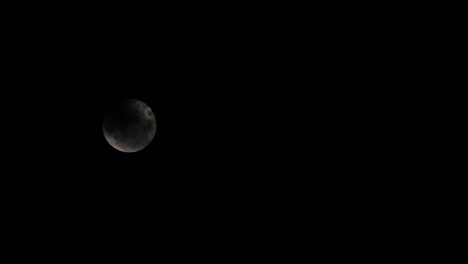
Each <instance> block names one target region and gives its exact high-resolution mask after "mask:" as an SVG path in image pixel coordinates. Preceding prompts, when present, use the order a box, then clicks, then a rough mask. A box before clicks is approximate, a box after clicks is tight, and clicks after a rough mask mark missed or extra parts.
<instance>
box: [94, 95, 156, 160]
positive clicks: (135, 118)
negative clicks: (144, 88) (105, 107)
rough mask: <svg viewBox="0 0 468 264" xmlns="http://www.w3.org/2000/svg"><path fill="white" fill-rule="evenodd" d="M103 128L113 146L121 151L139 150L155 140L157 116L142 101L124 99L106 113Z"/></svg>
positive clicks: (105, 135)
mask: <svg viewBox="0 0 468 264" xmlns="http://www.w3.org/2000/svg"><path fill="white" fill-rule="evenodd" d="M102 130H103V132H104V137H105V138H106V140H107V142H108V143H109V144H110V145H111V146H112V147H113V148H115V149H117V150H119V151H121V152H127V153H132V152H137V151H140V150H142V149H144V148H145V147H147V146H148V145H149V144H150V143H151V141H152V140H153V138H154V135H155V134H156V117H155V116H154V114H153V111H152V110H151V108H150V107H149V106H148V105H146V104H145V103H143V102H142V101H139V100H136V99H124V100H120V101H118V102H116V103H115V104H114V105H113V106H112V107H111V108H110V110H109V111H108V112H107V113H106V114H105V115H104V121H103V123H102Z"/></svg>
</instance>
